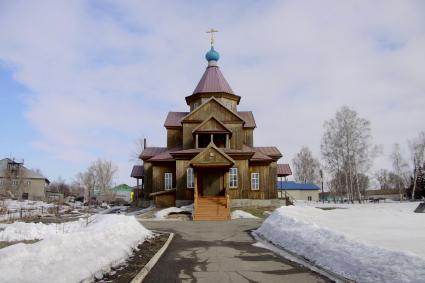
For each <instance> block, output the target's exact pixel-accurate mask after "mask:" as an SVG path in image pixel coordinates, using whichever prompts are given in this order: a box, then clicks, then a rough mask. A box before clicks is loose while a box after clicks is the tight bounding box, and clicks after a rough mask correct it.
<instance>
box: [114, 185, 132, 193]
mask: <svg viewBox="0 0 425 283" xmlns="http://www.w3.org/2000/svg"><path fill="white" fill-rule="evenodd" d="M112 191H113V192H132V191H133V188H132V187H130V186H129V185H127V184H121V185H118V186H115V187H113V188H112Z"/></svg>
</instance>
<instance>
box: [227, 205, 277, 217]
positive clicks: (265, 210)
mask: <svg viewBox="0 0 425 283" xmlns="http://www.w3.org/2000/svg"><path fill="white" fill-rule="evenodd" d="M276 208H278V207H274V206H273V207H272V206H267V207H256V206H247V207H234V208H232V211H235V210H242V211H245V212H248V213H251V214H252V215H254V216H257V217H259V218H267V217H268V216H269V215H270V213H272V212H273V211H274V210H275V209H276Z"/></svg>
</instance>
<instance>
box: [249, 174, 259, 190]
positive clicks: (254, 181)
mask: <svg viewBox="0 0 425 283" xmlns="http://www.w3.org/2000/svg"><path fill="white" fill-rule="evenodd" d="M251 189H252V190H255V191H257V190H259V189H260V173H251Z"/></svg>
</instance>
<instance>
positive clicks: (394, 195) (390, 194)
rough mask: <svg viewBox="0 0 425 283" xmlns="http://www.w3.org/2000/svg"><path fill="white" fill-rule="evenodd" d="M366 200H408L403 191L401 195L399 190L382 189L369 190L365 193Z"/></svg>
mask: <svg viewBox="0 0 425 283" xmlns="http://www.w3.org/2000/svg"><path fill="white" fill-rule="evenodd" d="M365 193H366V196H365V199H368V200H385V199H390V200H394V201H399V200H403V199H407V196H406V191H405V190H402V192H401V194H400V191H399V190H398V189H381V190H367V191H365Z"/></svg>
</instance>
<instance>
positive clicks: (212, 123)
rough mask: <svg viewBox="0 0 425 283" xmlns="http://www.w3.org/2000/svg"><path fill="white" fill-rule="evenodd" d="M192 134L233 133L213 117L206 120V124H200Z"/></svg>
mask: <svg viewBox="0 0 425 283" xmlns="http://www.w3.org/2000/svg"><path fill="white" fill-rule="evenodd" d="M192 133H229V134H231V133H232V131H231V130H229V128H227V127H226V125H224V124H223V123H222V122H220V121H219V120H217V119H216V118H215V117H214V115H211V116H210V117H209V118H207V119H205V121H204V122H202V123H201V124H199V125H198V126H197V127H196V128H195V129H193V131H192Z"/></svg>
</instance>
